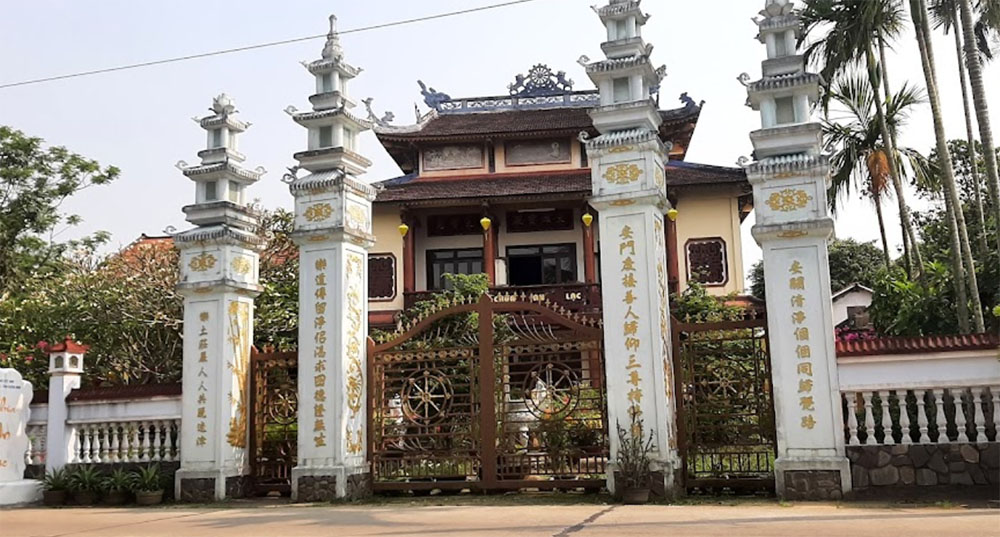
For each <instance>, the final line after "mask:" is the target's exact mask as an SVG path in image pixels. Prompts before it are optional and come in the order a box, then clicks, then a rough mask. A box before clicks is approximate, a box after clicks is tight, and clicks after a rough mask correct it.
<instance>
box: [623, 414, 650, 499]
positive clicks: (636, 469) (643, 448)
mask: <svg viewBox="0 0 1000 537" xmlns="http://www.w3.org/2000/svg"><path fill="white" fill-rule="evenodd" d="M616 427H617V429H618V453H617V455H616V457H615V485H616V488H618V490H620V491H621V494H622V501H623V502H624V503H625V505H642V504H644V503H646V502H648V501H649V485H650V474H651V472H650V469H649V462H650V461H649V454H650V453H652V451H653V442H654V435H653V433H652V432H650V433H649V438H648V439H647V438H646V434H645V428H644V427H643V422H642V420H641V419H639V418H637V417H635V416H634V415H633V417H632V426H631V427H629V428H628V429H625V428H623V427H622V426H621V424H620V423H619V424H617V425H616Z"/></svg>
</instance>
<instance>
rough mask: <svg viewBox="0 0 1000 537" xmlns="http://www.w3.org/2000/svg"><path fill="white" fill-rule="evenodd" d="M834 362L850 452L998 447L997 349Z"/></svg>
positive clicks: (999, 366)
mask: <svg viewBox="0 0 1000 537" xmlns="http://www.w3.org/2000/svg"><path fill="white" fill-rule="evenodd" d="M837 362H838V370H839V375H840V388H841V394H842V396H843V405H844V421H845V423H844V434H845V437H846V439H847V444H848V445H849V446H865V445H894V444H945V443H967V442H973V443H984V442H997V441H1000V437H998V430H1000V360H998V354H997V351H996V350H975V351H953V352H939V353H915V354H887V355H876V356H854V357H841V358H839V359H838V360H837Z"/></svg>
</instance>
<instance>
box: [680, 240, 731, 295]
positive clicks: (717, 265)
mask: <svg viewBox="0 0 1000 537" xmlns="http://www.w3.org/2000/svg"><path fill="white" fill-rule="evenodd" d="M685 249H686V250H687V271H688V272H687V274H688V280H691V281H696V282H699V283H702V284H704V285H725V284H726V283H727V282H728V281H729V271H728V264H727V262H726V241H724V240H722V239H719V238H714V239H695V240H690V241H688V243H687V247H686V248H685Z"/></svg>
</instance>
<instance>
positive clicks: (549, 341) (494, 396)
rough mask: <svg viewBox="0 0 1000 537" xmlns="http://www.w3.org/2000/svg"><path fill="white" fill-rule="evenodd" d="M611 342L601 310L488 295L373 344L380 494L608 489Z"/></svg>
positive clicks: (373, 453)
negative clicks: (577, 310)
mask: <svg viewBox="0 0 1000 537" xmlns="http://www.w3.org/2000/svg"><path fill="white" fill-rule="evenodd" d="M556 308H558V306H556ZM602 338H603V332H602V329H601V326H600V321H599V319H597V318H596V317H595V316H587V315H582V314H581V315H578V314H570V313H568V312H566V311H564V310H560V311H556V310H554V309H552V308H550V307H548V306H547V305H543V304H538V303H533V302H525V301H522V300H521V299H520V297H515V296H510V297H505V296H498V297H495V298H493V297H490V296H487V295H484V296H483V297H482V298H481V299H480V300H479V301H478V302H470V301H468V300H466V301H463V302H459V303H456V304H454V305H452V306H450V307H448V308H446V309H443V310H442V311H438V312H436V313H434V314H432V315H430V316H428V317H426V318H425V319H423V320H421V321H419V322H417V323H415V324H414V325H412V326H411V327H410V328H409V330H407V331H406V332H404V333H402V334H400V335H398V336H397V337H395V338H393V339H391V340H390V341H387V342H385V343H383V344H379V345H374V344H372V345H371V346H370V350H369V375H368V378H369V383H370V385H369V396H370V398H371V407H370V413H369V435H368V437H369V441H370V445H369V452H370V460H371V461H372V473H373V477H374V486H375V489H376V490H420V489H424V490H426V489H487V490H492V489H520V488H567V487H583V488H599V487H600V486H601V484H602V483H603V481H604V474H605V471H606V465H607V459H608V437H607V430H608V427H607V417H606V416H607V412H606V410H605V407H606V403H605V394H604V387H603V383H602V381H601V378H602V372H603V367H604V362H603V359H604V357H603V351H602Z"/></svg>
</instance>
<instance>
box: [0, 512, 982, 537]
mask: <svg viewBox="0 0 1000 537" xmlns="http://www.w3.org/2000/svg"><path fill="white" fill-rule="evenodd" d="M373 535H377V536H392V537H409V536H454V537H480V536H482V537H497V536H508V535H509V536H517V537H591V536H613V537H625V536H636V537H645V536H671V537H673V536H726V537H756V536H762V537H765V536H766V537H784V536H794V537H828V536H829V537H868V536H871V537H876V536H877V537H895V536H903V537H922V536H933V537H949V536H955V537H1000V510H995V509H993V510H990V509H958V508H953V509H941V508H932V507H914V508H875V507H865V506H860V507H858V506H846V507H845V506H836V505H824V504H803V505H794V506H790V507H782V506H778V505H763V506H761V505H752V506H732V507H724V506H641V507H626V506H615V505H578V506H542V505H532V506H503V507H501V506H462V507H460V506H455V507H409V506H405V505H398V506H389V507H385V506H379V507H375V506H299V505H284V506H266V507H263V506H262V507H249V508H245V507H238V508H231V507H223V508H162V509H138V508H132V509H100V508H97V509H61V510H51V509H8V510H0V537H61V536H66V537H69V536H73V537H77V536H79V537H139V536H141V537H206V536H219V537H227V536H234V537H257V536H267V537H305V536H309V537H312V536H331V537H354V536H373Z"/></svg>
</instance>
